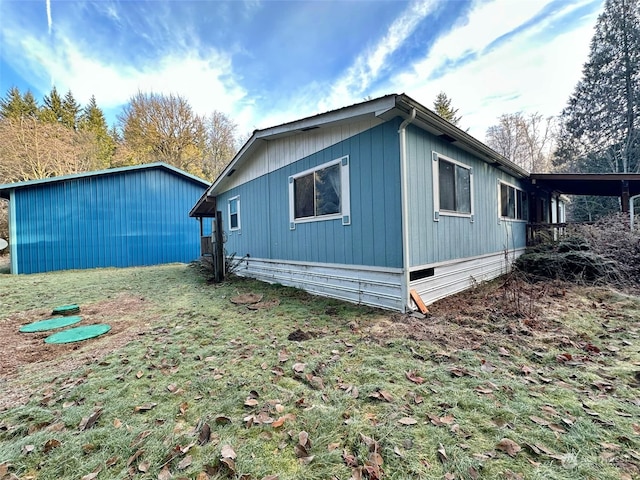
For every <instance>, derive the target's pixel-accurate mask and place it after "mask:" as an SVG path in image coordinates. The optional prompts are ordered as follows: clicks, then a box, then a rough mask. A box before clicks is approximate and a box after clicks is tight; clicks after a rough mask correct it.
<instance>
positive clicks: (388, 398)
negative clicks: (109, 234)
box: [369, 390, 393, 402]
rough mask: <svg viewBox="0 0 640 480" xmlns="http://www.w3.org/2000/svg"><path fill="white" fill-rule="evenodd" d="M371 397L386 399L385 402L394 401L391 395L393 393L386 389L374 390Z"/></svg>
mask: <svg viewBox="0 0 640 480" xmlns="http://www.w3.org/2000/svg"><path fill="white" fill-rule="evenodd" d="M369 398H375V399H377V400H384V401H385V402H392V401H393V397H392V396H391V394H390V393H389V392H386V391H384V390H376V391H375V392H372V393H370V394H369Z"/></svg>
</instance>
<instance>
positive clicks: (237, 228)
mask: <svg viewBox="0 0 640 480" xmlns="http://www.w3.org/2000/svg"><path fill="white" fill-rule="evenodd" d="M232 202H236V213H235V214H234V215H236V218H237V223H238V224H237V226H236V227H232V224H233V222H232V221H231V215H232V213H231V203H232ZM227 214H228V215H227V218H228V220H229V231H230V232H236V231H238V230H240V228H241V224H240V195H236V196H235V197H231V198H230V199H229V200H227Z"/></svg>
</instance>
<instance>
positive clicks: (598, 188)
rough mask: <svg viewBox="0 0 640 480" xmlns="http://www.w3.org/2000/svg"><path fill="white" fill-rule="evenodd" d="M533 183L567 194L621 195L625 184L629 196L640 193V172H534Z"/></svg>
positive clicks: (531, 177) (531, 176)
mask: <svg viewBox="0 0 640 480" xmlns="http://www.w3.org/2000/svg"><path fill="white" fill-rule="evenodd" d="M529 178H530V179H531V183H532V184H533V185H538V186H540V187H541V188H544V189H546V190H549V191H554V192H557V193H560V194H566V195H595V196H601V197H619V196H621V195H622V193H623V190H624V189H625V186H628V187H627V188H628V191H629V196H630V197H633V196H635V195H640V174H637V173H532V174H531V175H530V176H529Z"/></svg>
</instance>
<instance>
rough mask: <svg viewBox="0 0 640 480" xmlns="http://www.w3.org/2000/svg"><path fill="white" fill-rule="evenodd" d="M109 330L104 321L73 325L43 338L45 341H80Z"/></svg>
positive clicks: (109, 327)
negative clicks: (78, 325)
mask: <svg viewBox="0 0 640 480" xmlns="http://www.w3.org/2000/svg"><path fill="white" fill-rule="evenodd" d="M109 330H111V326H110V325H107V324H106V323H100V324H98V325H85V326H84V327H75V328H70V329H68V330H62V331H61V332H57V333H54V334H53V335H49V336H48V337H47V338H45V339H44V341H45V342H46V343H71V342H80V341H81V340H86V339H88V338H93V337H97V336H99V335H102V334H103V333H107V332H108V331H109Z"/></svg>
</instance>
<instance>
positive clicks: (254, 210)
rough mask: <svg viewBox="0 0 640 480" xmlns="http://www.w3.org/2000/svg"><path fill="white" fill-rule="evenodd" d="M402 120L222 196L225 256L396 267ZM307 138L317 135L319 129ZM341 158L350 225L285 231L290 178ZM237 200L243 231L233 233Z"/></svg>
mask: <svg viewBox="0 0 640 480" xmlns="http://www.w3.org/2000/svg"><path fill="white" fill-rule="evenodd" d="M399 123H400V121H399V120H394V121H391V122H387V123H384V124H381V125H378V126H375V127H373V128H371V129H368V130H366V131H364V132H361V133H358V134H356V135H354V136H352V137H350V138H347V139H345V140H342V141H339V142H338V143H336V144H333V145H331V146H329V147H326V148H323V149H321V150H319V151H318V152H316V153H313V154H311V155H308V156H306V157H303V158H299V159H298V160H297V161H294V162H285V163H286V165H284V166H282V167H281V168H278V169H276V170H274V171H271V172H269V173H268V174H265V175H262V176H260V177H258V178H254V179H252V180H250V181H248V182H247V183H244V184H242V185H238V186H236V187H234V188H231V189H230V190H227V191H225V192H223V193H221V194H219V195H218V196H217V201H218V205H219V207H218V208H219V209H220V210H221V211H222V212H223V225H224V227H223V228H224V231H225V234H226V237H227V243H226V245H225V249H226V251H227V254H232V253H235V254H236V257H242V256H245V255H246V254H249V255H250V256H251V257H252V258H260V259H270V260H282V261H288V262H291V261H293V262H312V263H316V264H341V265H362V266H370V267H390V268H401V267H402V250H401V249H402V228H401V203H400V162H399V155H400V154H399V140H398V133H397V130H398V127H399ZM319 130H322V129H319ZM309 133H313V135H314V136H317V135H318V133H317V131H316V130H314V131H312V132H309ZM296 137H300V136H299V135H297V136H296ZM295 141H296V142H300V141H303V139H302V138H297V139H296V140H295ZM323 142H324V140H323ZM323 142H320V143H321V144H322V143H323ZM265 148H266V149H267V150H269V148H270V146H269V145H267V147H265ZM284 150H286V149H283V151H284ZM345 155H348V156H349V172H350V173H349V174H350V203H351V218H350V220H351V223H350V224H349V225H343V224H342V221H341V219H335V220H324V221H315V222H309V223H298V224H296V226H295V229H293V230H292V229H290V221H289V220H290V219H289V177H290V176H291V175H295V174H297V173H300V172H303V171H305V170H307V169H310V168H313V167H316V166H318V165H322V164H324V163H326V162H329V161H332V160H335V159H338V158H341V157H343V156H345ZM263 158H264V157H263ZM274 161H275V160H274ZM249 163H250V164H252V163H253V162H249ZM237 173H238V174H241V173H242V172H237ZM234 197H238V198H239V199H240V211H241V216H240V223H241V228H240V230H237V231H230V230H229V218H228V213H227V205H228V201H229V199H231V198H234Z"/></svg>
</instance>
